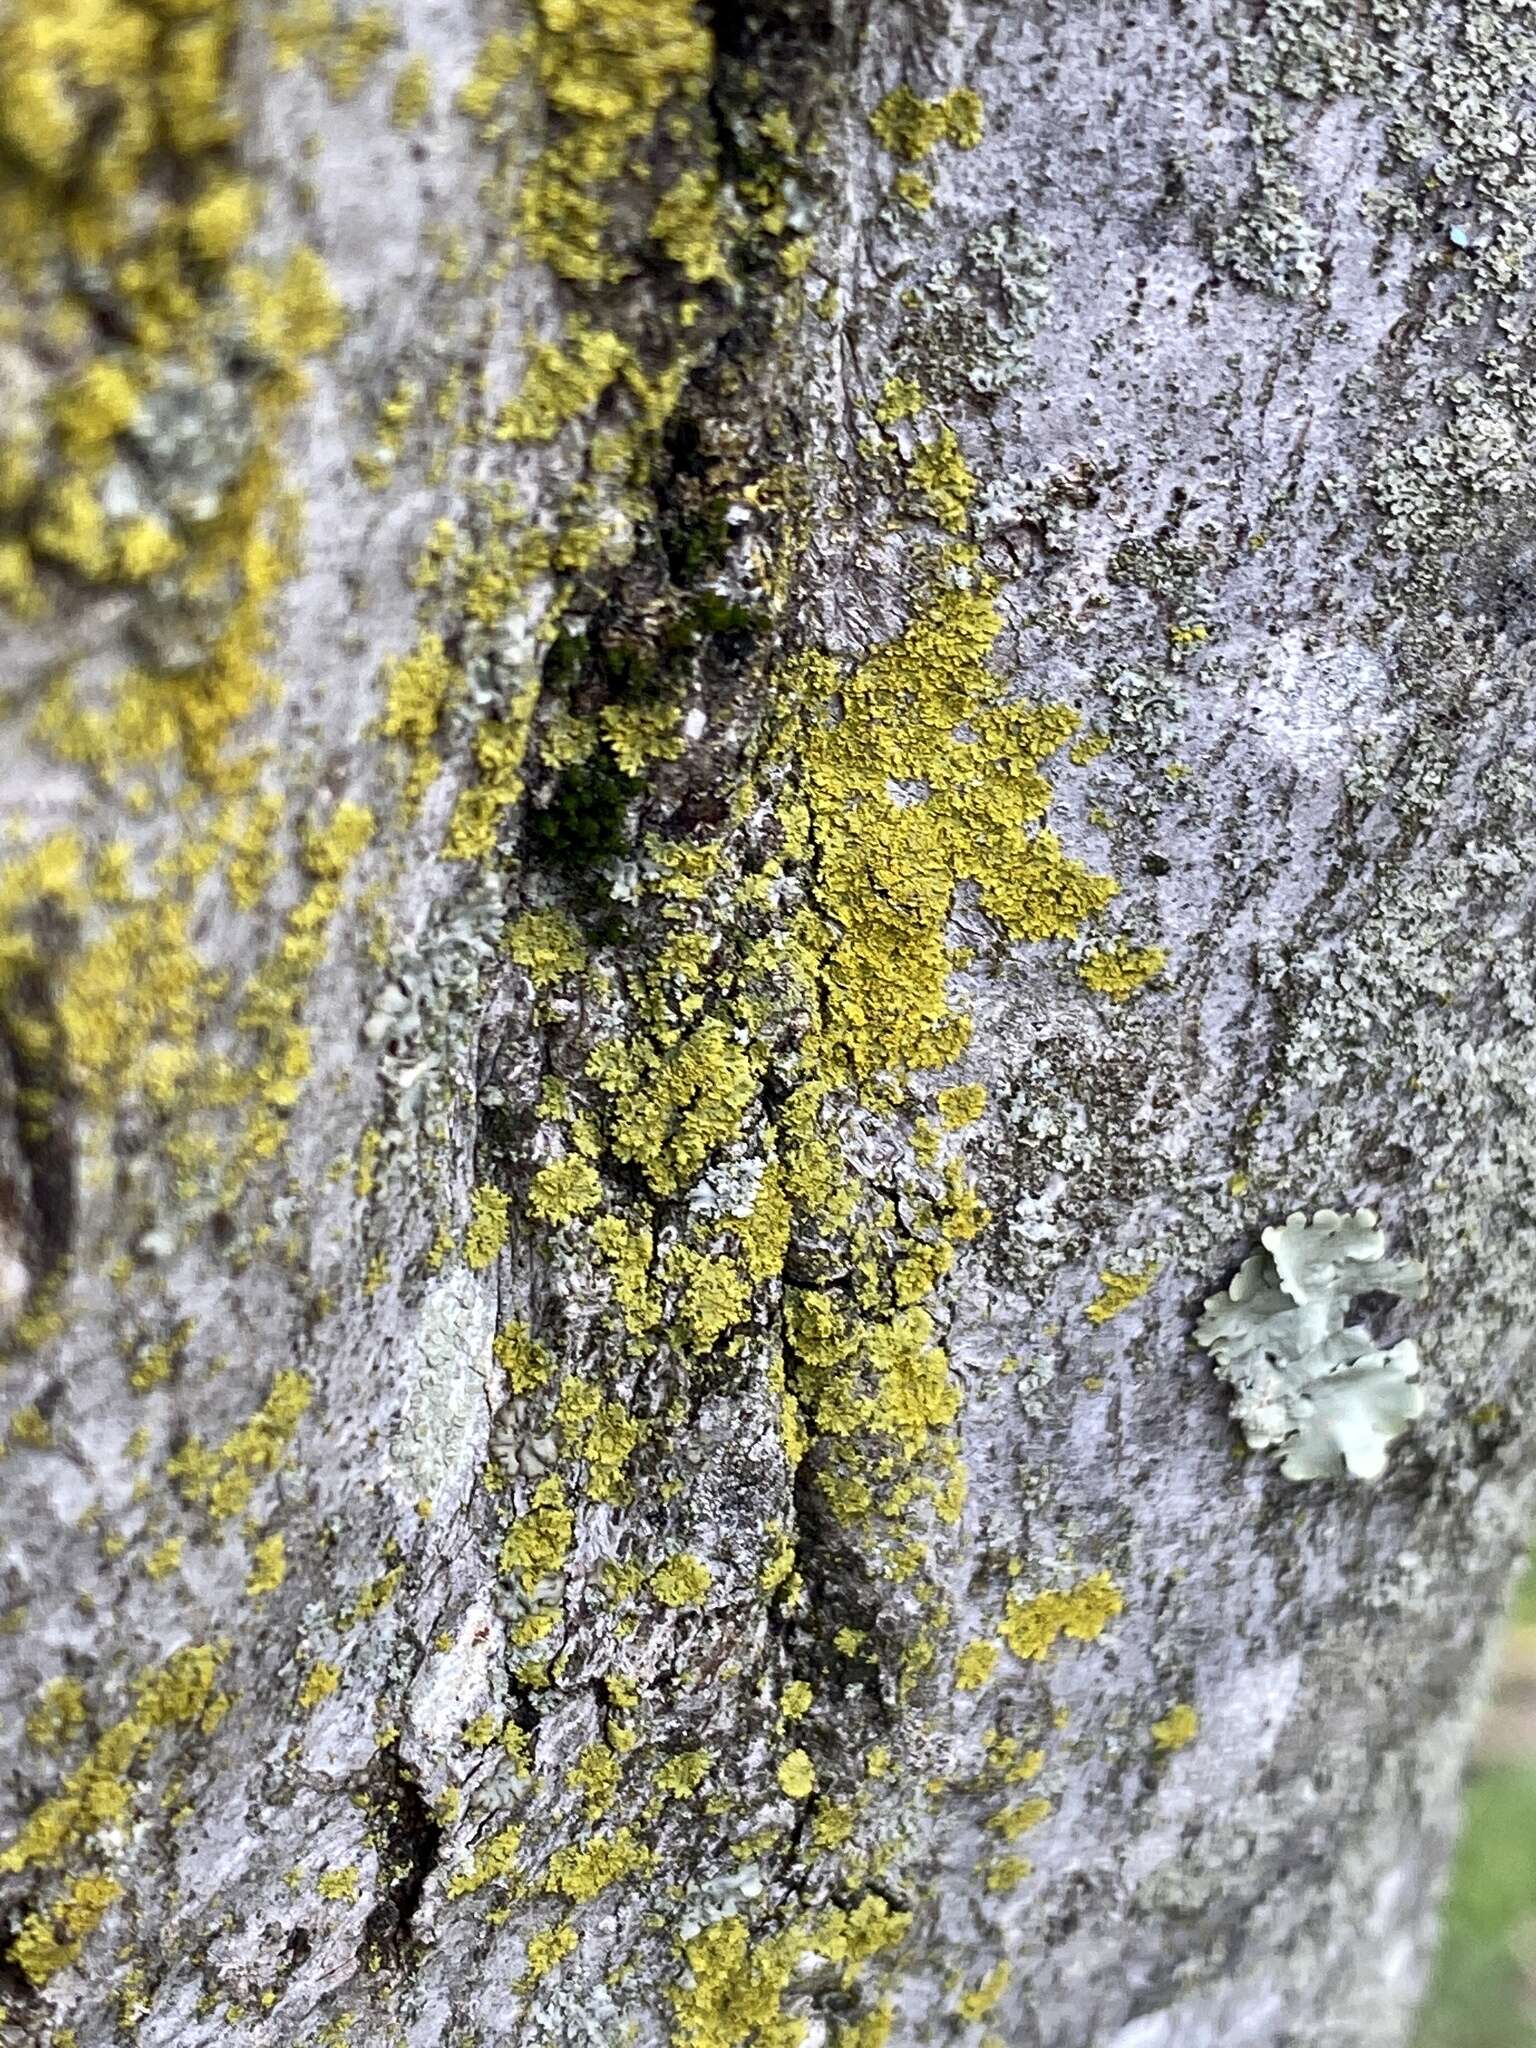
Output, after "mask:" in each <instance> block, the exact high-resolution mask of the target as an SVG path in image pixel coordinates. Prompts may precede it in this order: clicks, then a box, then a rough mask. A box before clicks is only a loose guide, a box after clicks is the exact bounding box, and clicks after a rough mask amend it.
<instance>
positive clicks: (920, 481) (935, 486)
mask: <svg viewBox="0 0 1536 2048" xmlns="http://www.w3.org/2000/svg"><path fill="white" fill-rule="evenodd" d="M907 474H908V476H909V477H910V478H911V479H912V485H913V488H914V489H915V490H916V491H917V492H918V494H919V496H920V497H921V498H922V500H923V503H924V504H925V505H926V506H927V508H928V512H929V514H930V516H931V517H932V518H933V519H935V520H936V521H937V522H938V524H939V525H940V526H942V527H943V528H944V529H945V531H946V532H947V533H964V531H965V526H966V519H967V517H968V515H969V511H970V503H971V499H972V498H973V497H974V496H975V495H976V479H975V477H974V476H972V474H971V471H970V465H969V464H968V463H967V462H966V459H965V457H964V455H962V454H961V452H960V443H959V442H958V441H957V440H956V439H955V436H954V433H953V431H952V430H951V429H950V428H949V427H941V428H940V429H939V433H938V437H937V439H936V440H933V441H925V442H924V443H923V444H922V445H921V446H920V447H919V448H918V449H917V451H916V452H915V453H914V455H913V457H912V460H911V462H910V463H909V464H908V467H907Z"/></svg>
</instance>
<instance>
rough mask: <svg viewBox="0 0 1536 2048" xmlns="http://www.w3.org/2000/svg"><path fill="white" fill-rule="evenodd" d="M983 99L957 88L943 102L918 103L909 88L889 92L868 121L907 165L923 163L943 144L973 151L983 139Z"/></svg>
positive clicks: (886, 145) (900, 86)
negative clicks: (926, 157)
mask: <svg viewBox="0 0 1536 2048" xmlns="http://www.w3.org/2000/svg"><path fill="white" fill-rule="evenodd" d="M983 119H984V111H983V108H982V103H981V99H980V96H979V95H978V94H977V93H974V92H972V91H971V89H970V87H969V86H965V85H958V86H956V87H955V89H954V91H953V92H947V93H945V95H944V97H943V98H942V99H937V100H923V99H919V98H918V96H917V94H916V93H915V92H913V90H912V89H911V87H910V86H906V85H898V86H897V88H896V90H895V91H894V92H888V93H887V94H886V96H885V98H884V99H883V100H882V101H881V102H880V104H879V106H878V107H876V109H875V111H874V112H873V113H872V114H871V115H870V117H869V125H870V127H871V129H872V130H873V131H874V135H875V139H876V141H877V142H879V143H880V144H881V146H882V147H883V148H885V149H888V150H889V151H890V153H891V155H892V156H894V157H896V158H898V159H899V160H900V161H901V162H902V163H904V164H916V163H921V162H922V160H923V158H924V157H925V156H927V154H928V153H929V151H930V150H931V149H933V148H935V147H936V145H937V144H939V143H940V142H948V143H952V144H953V145H954V147H955V148H956V149H974V148H975V147H976V145H977V143H978V142H980V140H981V136H982V126H983Z"/></svg>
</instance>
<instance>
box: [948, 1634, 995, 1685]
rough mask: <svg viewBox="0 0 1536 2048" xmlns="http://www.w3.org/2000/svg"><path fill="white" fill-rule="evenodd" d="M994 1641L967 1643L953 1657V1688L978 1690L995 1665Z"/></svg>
mask: <svg viewBox="0 0 1536 2048" xmlns="http://www.w3.org/2000/svg"><path fill="white" fill-rule="evenodd" d="M997 1658H998V1648H997V1645H996V1643H989V1642H976V1643H967V1644H966V1645H965V1647H964V1648H963V1649H962V1650H961V1651H960V1653H959V1655H958V1656H957V1657H956V1658H955V1690H956V1691H957V1692H980V1690H981V1688H982V1687H983V1686H984V1685H985V1684H986V1682H987V1680H988V1679H989V1678H990V1677H991V1676H992V1673H993V1671H994V1670H995V1668H996V1666H997Z"/></svg>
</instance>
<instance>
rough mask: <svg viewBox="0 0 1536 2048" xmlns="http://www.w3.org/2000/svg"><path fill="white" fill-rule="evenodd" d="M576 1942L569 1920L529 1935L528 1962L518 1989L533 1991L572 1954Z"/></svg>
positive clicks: (573, 1929) (574, 1931)
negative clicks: (558, 1964)
mask: <svg viewBox="0 0 1536 2048" xmlns="http://www.w3.org/2000/svg"><path fill="white" fill-rule="evenodd" d="M576 1940H577V1936H576V1930H575V1928H574V1927H573V1926H572V1925H571V1923H570V1921H569V1920H562V1921H560V1923H559V1924H558V1926H555V1927H542V1928H540V1930H539V1932H538V1933H537V1934H531V1935H529V1937H528V1947H527V1950H526V1957H527V1960H526V1962H525V1965H524V1968H523V1975H522V1979H521V1981H520V1983H519V1985H518V1989H519V1990H520V1991H531V1990H532V1989H533V1988H534V1986H535V1985H536V1984H537V1983H538V1982H539V1981H540V1980H541V1979H542V1978H544V1977H547V1976H548V1975H549V1973H550V1971H551V1970H552V1969H554V1968H555V1966H556V1964H557V1963H559V1962H561V1961H562V1960H563V1959H564V1958H565V1957H566V1956H568V1955H569V1954H570V1953H571V1951H572V1949H573V1948H575V1946H576Z"/></svg>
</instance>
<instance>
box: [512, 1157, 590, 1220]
mask: <svg viewBox="0 0 1536 2048" xmlns="http://www.w3.org/2000/svg"><path fill="white" fill-rule="evenodd" d="M602 1199H603V1183H602V1181H601V1179H600V1178H599V1177H598V1174H597V1171H596V1169H595V1168H594V1167H592V1166H589V1165H588V1164H587V1162H586V1160H585V1159H561V1160H557V1161H556V1162H555V1163H554V1164H553V1165H551V1166H541V1167H540V1168H539V1170H538V1172H537V1173H536V1174H535V1175H534V1177H533V1180H532V1182H531V1183H530V1186H529V1190H528V1207H529V1208H530V1209H531V1210H532V1212H533V1214H534V1215H535V1216H539V1217H542V1218H543V1220H544V1221H545V1222H546V1223H570V1222H573V1221H574V1220H575V1219H576V1218H577V1217H578V1216H590V1215H591V1213H592V1211H593V1210H594V1209H596V1208H599V1207H601V1205H602Z"/></svg>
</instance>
